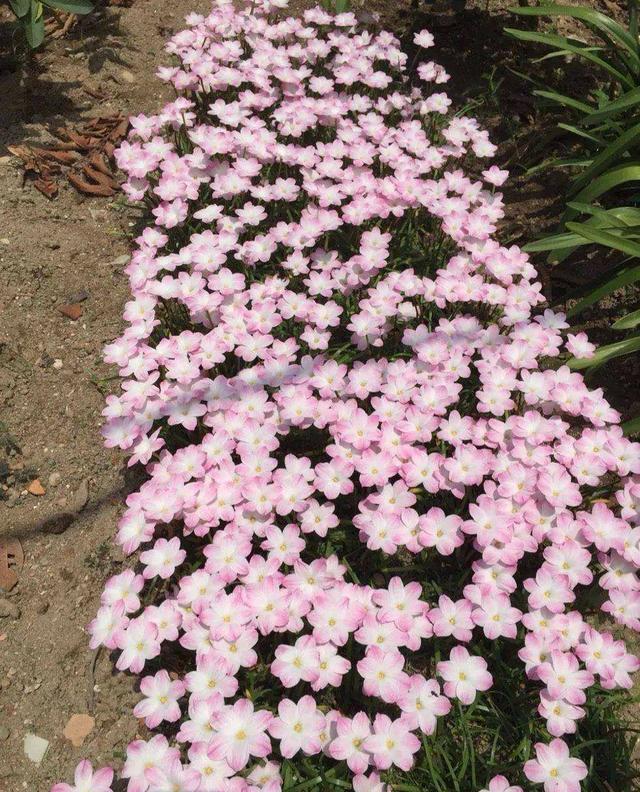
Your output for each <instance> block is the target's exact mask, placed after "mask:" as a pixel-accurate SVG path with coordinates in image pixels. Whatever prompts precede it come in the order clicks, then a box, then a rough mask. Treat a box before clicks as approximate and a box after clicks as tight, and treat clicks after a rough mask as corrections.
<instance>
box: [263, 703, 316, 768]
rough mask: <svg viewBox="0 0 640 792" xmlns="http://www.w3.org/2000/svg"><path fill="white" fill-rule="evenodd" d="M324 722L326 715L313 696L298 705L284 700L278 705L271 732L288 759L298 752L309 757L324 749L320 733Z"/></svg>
mask: <svg viewBox="0 0 640 792" xmlns="http://www.w3.org/2000/svg"><path fill="white" fill-rule="evenodd" d="M324 722H325V719H324V715H323V714H322V713H321V712H319V710H318V709H317V707H316V702H315V701H314V700H313V698H312V697H311V696H303V697H302V698H301V699H300V700H299V701H298V703H297V704H294V702H293V701H291V700H290V699H284V700H283V701H281V702H280V704H278V717H277V718H274V719H273V720H272V721H271V723H270V725H269V731H270V733H271V734H272V735H273V736H274V737H276V738H277V739H279V740H280V753H281V754H282V755H283V756H284V757H286V758H287V759H290V758H291V757H292V756H295V754H297V753H298V751H302V752H303V753H305V754H307V755H308V756H309V755H312V754H317V753H319V752H320V750H321V749H322V745H321V742H320V732H321V731H322V729H323V728H324Z"/></svg>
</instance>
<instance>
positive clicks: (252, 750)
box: [211, 699, 273, 771]
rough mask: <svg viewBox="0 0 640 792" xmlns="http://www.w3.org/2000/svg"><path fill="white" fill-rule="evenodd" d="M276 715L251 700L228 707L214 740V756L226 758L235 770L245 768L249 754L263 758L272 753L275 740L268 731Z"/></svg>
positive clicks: (244, 700) (217, 723) (224, 710)
mask: <svg viewBox="0 0 640 792" xmlns="http://www.w3.org/2000/svg"><path fill="white" fill-rule="evenodd" d="M272 720H273V716H272V715H271V713H269V712H267V711H266V710H258V711H254V708H253V704H252V703H251V702H250V701H249V700H248V699H239V700H238V701H236V702H235V704H233V706H228V707H225V708H224V709H223V710H222V712H221V713H220V716H219V718H218V719H217V722H216V730H217V731H216V734H215V735H214V736H213V738H212V739H211V754H212V757H213V758H214V759H224V760H226V761H227V762H228V763H229V765H230V767H232V768H233V769H234V770H236V771H237V770H242V769H243V768H244V767H246V765H247V763H248V762H249V757H251V756H256V757H258V758H260V759H262V758H264V757H265V756H268V755H269V751H270V750H271V740H270V739H269V737H268V736H267V734H266V731H267V729H268V728H269V726H270V724H271V721H272Z"/></svg>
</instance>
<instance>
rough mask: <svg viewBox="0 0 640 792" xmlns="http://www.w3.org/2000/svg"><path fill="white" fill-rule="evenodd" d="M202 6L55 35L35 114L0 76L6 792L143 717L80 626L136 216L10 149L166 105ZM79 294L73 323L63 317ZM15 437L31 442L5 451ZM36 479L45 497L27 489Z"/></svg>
mask: <svg viewBox="0 0 640 792" xmlns="http://www.w3.org/2000/svg"><path fill="white" fill-rule="evenodd" d="M208 6H209V3H208V2H207V0H171V3H158V2H157V0H135V2H134V4H133V5H132V6H131V7H130V8H123V9H119V10H113V11H108V12H107V15H106V16H105V17H103V18H102V19H101V20H100V19H98V20H96V21H95V23H94V26H93V27H88V28H87V29H86V32H85V34H84V35H83V37H81V38H72V39H67V40H64V41H60V42H56V43H54V44H53V45H52V46H51V47H50V48H49V49H47V51H46V53H45V54H44V55H43V56H42V71H43V73H42V76H41V78H40V81H39V84H38V85H37V88H36V95H35V97H34V106H35V109H36V115H35V117H33V118H32V122H31V123H25V122H24V121H23V119H22V113H23V109H24V108H23V102H22V97H21V95H20V91H19V89H18V87H17V80H16V75H15V74H10V73H0V96H2V97H5V96H6V97H9V101H8V102H6V103H5V102H4V99H3V100H2V101H3V105H2V107H3V109H2V110H1V111H0V158H1V159H0V317H1V318H0V422H1V424H0V484H1V485H2V486H3V491H2V495H3V497H4V499H3V500H0V536H2V537H6V536H13V537H16V538H18V539H20V541H21V543H22V546H23V548H24V553H25V564H24V568H23V570H22V573H21V575H20V580H19V583H18V584H17V585H16V586H15V588H14V589H13V590H12V591H11V593H10V595H8V596H6V595H2V594H0V791H1V792H18V791H19V790H21V789H27V790H29V792H46V790H48V789H49V785H50V783H51V782H52V781H55V780H59V779H63V778H64V779H69V778H70V776H71V775H72V772H73V768H74V766H75V764H76V763H77V761H78V760H79V759H80V758H81V757H84V756H86V757H88V758H89V759H91V760H93V761H94V762H98V763H101V762H102V763H104V762H109V761H114V759H115V760H116V761H117V759H118V755H119V752H122V751H123V749H124V747H125V745H126V743H127V742H128V741H129V740H130V739H131V738H132V737H133V736H134V734H135V732H136V726H137V723H136V721H135V720H134V719H133V717H132V716H131V706H130V705H131V702H132V700H133V695H132V684H131V680H130V679H128V678H127V677H125V676H123V675H118V676H114V675H113V674H112V663H111V661H110V660H109V658H108V657H107V656H106V655H105V654H104V653H103V654H101V655H100V656H99V657H98V658H97V662H96V664H95V669H94V668H93V663H94V659H95V656H94V653H93V652H92V651H90V650H89V647H88V638H87V635H86V633H85V632H84V628H85V626H86V625H87V623H88V622H89V621H90V619H91V618H92V617H93V614H94V613H95V610H96V608H97V603H98V599H99V595H100V591H101V589H102V584H103V582H104V580H105V578H106V577H107V576H109V575H110V574H111V573H112V570H114V569H115V568H116V565H117V560H118V559H117V558H115V557H114V555H115V552H116V551H115V548H114V547H113V545H112V542H111V538H112V536H113V533H114V528H115V524H116V520H117V517H118V514H119V513H120V511H121V509H122V505H123V501H124V496H125V493H126V489H127V488H126V481H125V474H124V471H123V459H122V456H121V455H120V454H118V453H116V452H109V451H107V450H105V449H103V447H102V443H101V439H100V435H99V431H98V427H99V425H100V421H101V416H100V411H101V410H102V407H103V400H104V395H103V393H102V392H101V391H104V390H105V388H109V386H110V385H113V384H114V383H112V382H110V381H108V380H105V378H107V377H109V376H110V375H111V376H112V375H113V371H110V370H109V369H108V368H107V367H106V366H105V365H104V364H103V363H102V361H101V350H102V347H103V345H104V343H105V342H107V341H109V340H111V339H113V338H115V337H116V336H117V334H118V333H119V330H120V327H121V320H120V317H121V313H122V309H123V305H124V302H125V300H126V298H127V291H128V289H127V283H126V280H125V278H124V277H123V275H122V268H123V264H124V262H125V261H126V253H127V250H128V233H129V231H130V223H131V215H130V214H129V212H128V210H125V209H123V207H122V202H121V200H120V199H119V200H113V201H109V200H105V199H83V198H82V197H80V196H79V195H78V194H77V193H75V192H74V191H73V190H72V189H71V188H69V187H65V188H63V189H62V190H61V193H60V195H59V197H58V198H57V199H56V200H54V201H51V202H50V201H48V200H47V199H46V198H45V197H44V196H42V195H40V194H39V193H38V192H36V191H35V190H34V189H33V187H32V186H31V185H26V186H25V187H24V188H23V185H22V173H21V169H20V168H19V167H17V162H16V160H15V159H14V158H12V157H10V156H7V154H8V152H7V150H6V148H5V146H6V144H11V143H22V142H24V141H25V140H28V141H37V140H45V139H46V129H47V128H52V127H53V128H55V127H56V126H57V125H58V124H60V123H62V121H63V120H64V121H73V122H75V121H80V120H82V119H86V118H89V117H91V116H94V115H99V114H111V113H115V112H118V111H120V112H123V113H127V114H128V113H132V114H135V113H138V112H140V111H143V110H151V109H154V108H158V107H159V106H160V102H161V85H160V83H159V81H158V80H157V79H156V78H155V77H154V71H155V69H156V68H157V66H158V65H159V64H160V63H162V62H166V56H163V53H162V49H163V44H164V42H165V40H166V38H167V35H168V34H169V33H170V32H171V31H172V30H178V29H180V28H181V26H182V24H183V17H184V15H185V14H186V13H188V12H190V11H193V10H201V11H204V10H206V9H207V8H208ZM159 8H160V9H161V8H164V9H168V8H170V9H171V10H170V12H167V11H161V10H159ZM99 25H103V26H104V29H103V30H102V31H100V30H98V26H99ZM87 89H89V91H95V92H99V93H102V94H103V95H104V99H103V100H102V101H100V102H96V100H95V98H92V97H91V95H90V93H88V92H87ZM81 298H84V299H82V301H81V303H80V304H81V306H82V316H81V317H80V318H79V319H78V320H77V321H75V322H74V321H72V320H70V319H69V318H67V317H65V316H63V315H62V314H61V313H60V310H59V308H60V306H61V305H64V304H66V303H73V302H76V301H77V300H78V299H81ZM7 433H8V435H9V436H10V438H13V441H15V443H16V444H17V445H18V446H19V447H20V449H21V453H17V452H15V451H14V452H13V453H11V454H10V453H9V452H8V450H7V449H3V448H2V445H3V444H5V443H6V444H7V445H8V443H9V437H8V436H7ZM7 467H8V468H9V469H7ZM34 478H38V479H39V481H40V482H41V484H42V486H43V488H44V489H45V490H46V492H45V494H44V495H40V496H37V495H32V494H29V493H27V492H26V486H27V484H28V483H29V482H30V481H31V480H32V479H34ZM85 500H86V504H85V505H83V504H84V502H85ZM81 507H82V508H81ZM68 512H75V513H76V515H77V516H76V517H75V519H74V520H73V522H71V524H70V525H68V526H67V527H66V528H65V525H66V523H67V522H68V521H69V518H65V517H61V515H64V514H65V513H68ZM52 528H53V530H54V531H60V530H61V529H63V528H65V529H64V530H63V532H62V533H51V532H50V531H51V529H52ZM7 603H8V604H7ZM3 613H5V614H9V615H5V616H4V617H3V615H2V614H3ZM18 613H19V614H20V615H19V617H18V618H15V616H16V615H17V614H18ZM73 714H89V715H91V716H92V717H94V718H95V727H94V729H93V731H92V732H91V733H90V734H89V736H88V737H87V738H86V740H85V743H84V745H83V746H82V747H74V746H73V745H72V744H71V743H70V741H69V740H68V739H66V738H65V737H64V735H63V731H64V729H65V726H66V724H67V722H68V720H69V718H70V716H71V715H73ZM29 733H32V734H35V735H37V736H38V737H41V738H43V739H45V740H47V741H48V742H49V748H48V751H47V753H46V755H45V757H44V759H43V760H42V762H41V763H40V764H39V765H37V764H35V763H33V762H32V761H30V760H29V759H28V758H27V757H26V756H25V753H24V744H23V743H24V738H25V735H26V734H29Z"/></svg>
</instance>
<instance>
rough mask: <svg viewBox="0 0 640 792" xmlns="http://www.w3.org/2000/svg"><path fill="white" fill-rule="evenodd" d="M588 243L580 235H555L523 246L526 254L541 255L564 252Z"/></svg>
mask: <svg viewBox="0 0 640 792" xmlns="http://www.w3.org/2000/svg"><path fill="white" fill-rule="evenodd" d="M586 244H587V241H586V240H585V239H584V237H582V236H581V235H580V234H553V235H551V236H547V237H543V238H542V239H538V240H537V241H535V242H528V243H527V244H526V245H523V247H522V249H523V250H524V251H525V253H540V252H542V251H546V250H564V248H574V247H580V245H586Z"/></svg>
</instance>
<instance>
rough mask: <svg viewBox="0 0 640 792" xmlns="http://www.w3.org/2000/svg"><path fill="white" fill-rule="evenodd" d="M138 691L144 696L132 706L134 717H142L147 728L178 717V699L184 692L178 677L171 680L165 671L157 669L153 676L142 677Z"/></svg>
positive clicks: (172, 720)
mask: <svg viewBox="0 0 640 792" xmlns="http://www.w3.org/2000/svg"><path fill="white" fill-rule="evenodd" d="M140 691H141V692H142V693H143V695H144V696H145V698H144V699H143V700H142V701H140V702H138V704H136V706H135V707H134V710H133V714H134V715H135V716H136V718H144V720H145V723H146V725H147V727H148V728H149V729H154V728H155V727H156V726H157V725H158V724H159V723H161V722H162V721H168V722H169V723H175V721H177V720H179V719H180V715H181V713H180V706H179V705H178V699H179V698H181V697H182V696H184V694H185V685H184V682H182V681H181V680H179V679H176V680H174V681H172V680H171V678H170V677H169V674H168V673H167V671H164V670H162V671H158V673H157V674H155V676H148V677H144V679H143V680H142V681H141V682H140Z"/></svg>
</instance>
